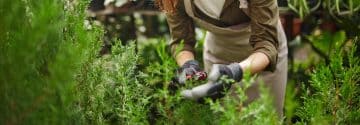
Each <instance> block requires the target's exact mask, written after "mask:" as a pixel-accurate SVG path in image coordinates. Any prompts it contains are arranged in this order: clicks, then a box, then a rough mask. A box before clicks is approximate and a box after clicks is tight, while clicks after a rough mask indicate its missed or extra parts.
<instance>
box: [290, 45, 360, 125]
mask: <svg viewBox="0 0 360 125" xmlns="http://www.w3.org/2000/svg"><path fill="white" fill-rule="evenodd" d="M356 42H358V41H356V40H354V42H352V44H355V43H356ZM345 50H346V49H340V48H336V49H334V51H332V52H331V54H330V64H329V65H324V64H322V65H319V66H318V67H317V68H316V70H314V73H313V74H311V81H310V82H311V87H309V88H305V91H306V93H305V94H304V95H303V99H304V104H303V106H302V107H301V108H300V109H299V110H298V112H297V113H296V114H297V115H298V116H299V117H300V118H301V119H302V120H303V122H305V123H311V124H352V123H360V117H359V116H360V105H359V104H360V98H359V97H358V95H359V94H360V88H359V82H360V60H359V57H358V56H357V55H355V50H356V47H354V46H351V47H350V49H349V50H348V51H345Z"/></svg>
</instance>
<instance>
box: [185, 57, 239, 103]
mask: <svg viewBox="0 0 360 125" xmlns="http://www.w3.org/2000/svg"><path fill="white" fill-rule="evenodd" d="M222 76H227V77H228V78H229V79H233V80H234V81H235V82H239V81H240V80H241V79H242V76H243V70H242V69H241V67H240V65H239V64H238V63H232V64H230V65H223V64H214V65H213V67H212V70H211V72H210V75H209V81H208V83H206V84H203V85H200V86H197V87H194V88H192V89H191V90H183V91H182V92H181V95H182V96H183V97H184V98H186V99H191V100H197V101H199V99H202V98H204V97H210V98H212V99H217V98H221V97H223V96H224V94H223V92H224V91H226V90H228V89H229V88H230V87H231V84H228V83H225V82H223V81H222V80H220V78H221V77H222Z"/></svg>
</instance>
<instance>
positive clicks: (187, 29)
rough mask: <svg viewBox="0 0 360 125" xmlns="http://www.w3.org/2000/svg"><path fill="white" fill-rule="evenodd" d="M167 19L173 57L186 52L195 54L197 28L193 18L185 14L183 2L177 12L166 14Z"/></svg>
mask: <svg viewBox="0 0 360 125" xmlns="http://www.w3.org/2000/svg"><path fill="white" fill-rule="evenodd" d="M166 19H167V22H168V25H169V29H170V37H171V41H170V48H171V53H172V55H173V56H174V57H175V56H176V54H177V52H180V51H185V50H186V51H191V52H193V53H195V51H194V46H195V44H196V40H195V32H194V30H195V26H194V23H193V20H192V18H191V17H189V16H188V15H187V13H186V12H185V6H184V2H183V0H179V3H178V4H177V6H176V11H175V12H173V13H166ZM182 42H183V44H182Z"/></svg>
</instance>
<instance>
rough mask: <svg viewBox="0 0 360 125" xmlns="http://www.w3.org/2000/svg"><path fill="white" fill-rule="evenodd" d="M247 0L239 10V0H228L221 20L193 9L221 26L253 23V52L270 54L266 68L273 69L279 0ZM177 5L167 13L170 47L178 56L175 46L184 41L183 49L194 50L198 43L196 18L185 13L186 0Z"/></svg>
mask: <svg viewBox="0 0 360 125" xmlns="http://www.w3.org/2000/svg"><path fill="white" fill-rule="evenodd" d="M192 1H193V0H192ZM248 1H249V2H248V9H240V8H239V6H240V2H239V0H226V1H225V4H224V7H223V10H222V12H221V14H220V20H216V19H213V18H211V17H209V16H207V15H205V14H204V13H202V12H201V11H200V10H199V9H198V8H197V7H196V6H193V7H192V9H193V12H194V15H195V16H196V17H199V18H201V19H203V20H204V21H206V22H209V23H211V24H214V25H216V26H219V27H228V26H232V25H236V24H241V23H250V26H251V35H250V40H249V44H250V45H251V46H252V47H253V52H262V53H264V54H265V55H267V56H268V57H269V59H270V65H269V67H268V68H267V70H270V71H273V70H275V68H276V64H277V58H278V57H277V55H278V46H279V40H278V37H277V36H278V31H277V24H278V20H279V12H278V7H277V3H276V0H248ZM176 8H177V10H176V11H175V12H173V13H166V17H167V21H168V24H169V28H170V33H171V41H170V46H171V48H172V53H173V55H175V50H177V49H176V48H177V46H178V45H179V44H180V43H181V41H184V46H183V48H182V50H187V51H192V52H194V46H195V43H196V40H195V30H194V28H195V25H194V21H193V20H192V18H191V17H190V16H189V15H187V13H186V12H185V7H184V2H183V0H179V2H178V4H177V6H176ZM245 11H247V12H245Z"/></svg>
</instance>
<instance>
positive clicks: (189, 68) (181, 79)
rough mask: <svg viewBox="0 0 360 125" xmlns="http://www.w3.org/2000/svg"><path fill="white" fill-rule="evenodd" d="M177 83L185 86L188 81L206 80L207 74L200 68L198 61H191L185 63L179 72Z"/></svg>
mask: <svg viewBox="0 0 360 125" xmlns="http://www.w3.org/2000/svg"><path fill="white" fill-rule="evenodd" d="M176 76H177V82H178V83H180V84H185V82H186V81H187V80H190V79H194V80H205V79H206V78H207V74H206V73H205V72H204V71H203V70H202V69H201V68H200V65H199V62H197V61H196V60H189V61H187V62H185V63H184V64H183V65H182V66H181V67H180V68H179V69H178V70H177V71H176Z"/></svg>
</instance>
